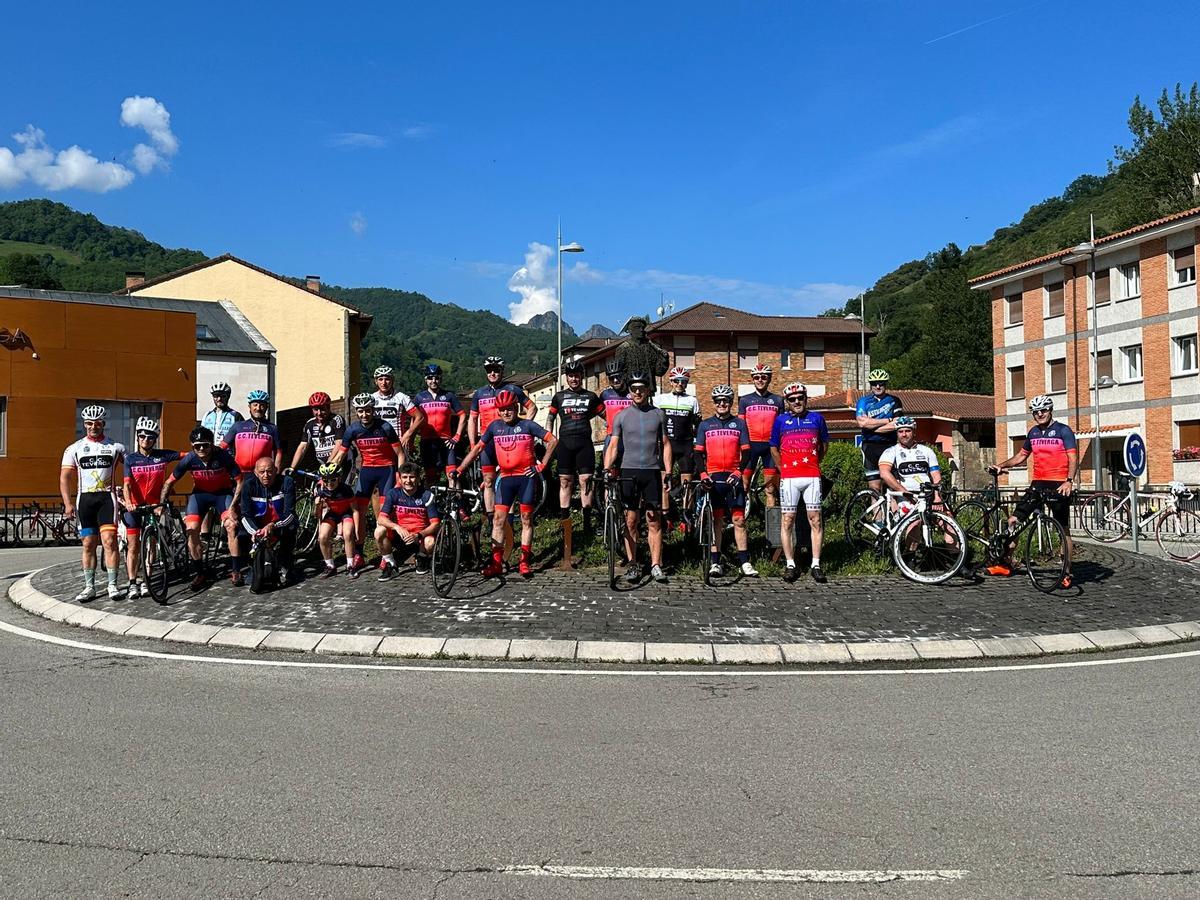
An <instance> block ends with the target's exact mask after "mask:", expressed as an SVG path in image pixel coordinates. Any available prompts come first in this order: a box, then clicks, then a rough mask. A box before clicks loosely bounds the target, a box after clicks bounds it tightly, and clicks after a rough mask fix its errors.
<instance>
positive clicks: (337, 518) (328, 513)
mask: <svg viewBox="0 0 1200 900" xmlns="http://www.w3.org/2000/svg"><path fill="white" fill-rule="evenodd" d="M321 521H322V522H328V523H329V524H330V525H337V524H339V523H341V522H353V521H354V510H352V509H347V510H346V511H345V512H340V513H336V512H334V511H333V510H332V509H329V508H328V507H326V509H325V511H324V512H323V513H321Z"/></svg>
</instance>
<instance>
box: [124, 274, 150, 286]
mask: <svg viewBox="0 0 1200 900" xmlns="http://www.w3.org/2000/svg"><path fill="white" fill-rule="evenodd" d="M145 282H146V273H145V272H126V273H125V290H130V289H132V288H135V287H137V286H138V285H141V284H145Z"/></svg>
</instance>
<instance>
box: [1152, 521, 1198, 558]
mask: <svg viewBox="0 0 1200 900" xmlns="http://www.w3.org/2000/svg"><path fill="white" fill-rule="evenodd" d="M1154 539H1155V540H1156V541H1158V546H1159V547H1161V548H1162V551H1163V553H1165V554H1167V556H1169V557H1171V559H1178V560H1180V561H1181V562H1191V561H1192V560H1194V559H1200V516H1198V515H1196V514H1195V513H1194V512H1192V511H1191V510H1187V509H1173V510H1169V511H1168V512H1165V513H1163V514H1162V515H1161V516H1160V517H1159V519H1158V524H1157V525H1155V526H1154Z"/></svg>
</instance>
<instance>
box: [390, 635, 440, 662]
mask: <svg viewBox="0 0 1200 900" xmlns="http://www.w3.org/2000/svg"><path fill="white" fill-rule="evenodd" d="M445 643H446V639H445V638H431V637H397V636H395V635H393V636H391V637H385V638H384V639H383V640H382V641H381V642H380V644H379V647H378V648H377V649H376V650H375V653H376V655H378V656H410V657H418V656H423V657H430V656H437V655H438V654H439V653H441V652H442V646H443V645H444V644H445Z"/></svg>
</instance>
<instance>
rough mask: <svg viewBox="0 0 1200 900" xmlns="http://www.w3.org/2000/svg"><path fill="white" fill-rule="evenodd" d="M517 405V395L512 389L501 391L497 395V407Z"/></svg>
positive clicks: (504, 407)
mask: <svg viewBox="0 0 1200 900" xmlns="http://www.w3.org/2000/svg"><path fill="white" fill-rule="evenodd" d="M516 405H517V395H516V394H514V393H513V392H512V391H507V390H506V391H500V393H498V394H497V395H496V409H507V408H508V407H510V406H516Z"/></svg>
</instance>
